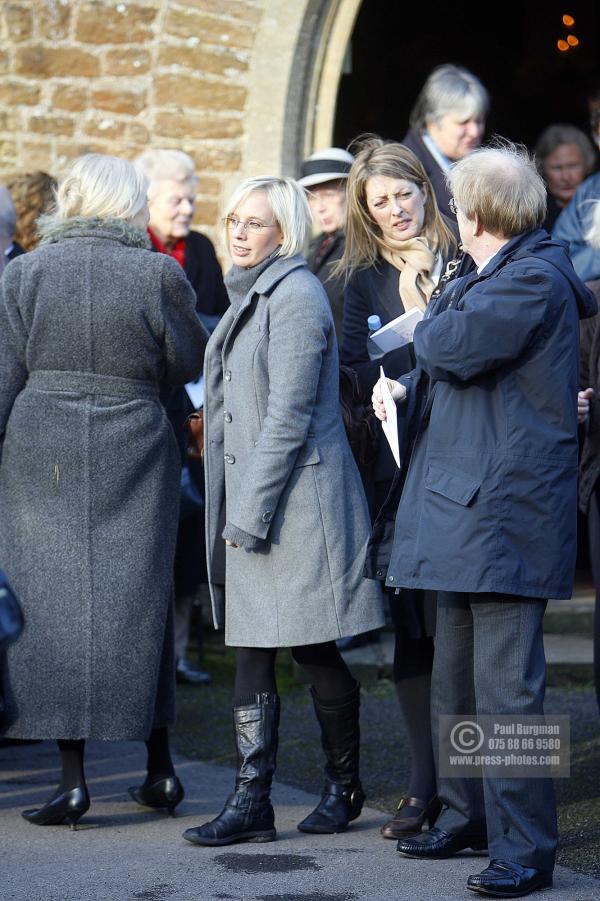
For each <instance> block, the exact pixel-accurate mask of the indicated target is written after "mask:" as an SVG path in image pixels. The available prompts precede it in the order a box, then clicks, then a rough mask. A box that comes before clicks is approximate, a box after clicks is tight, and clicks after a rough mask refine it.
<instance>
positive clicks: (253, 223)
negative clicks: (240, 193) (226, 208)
mask: <svg viewBox="0 0 600 901" xmlns="http://www.w3.org/2000/svg"><path fill="white" fill-rule="evenodd" d="M223 223H224V225H225V227H226V228H228V229H229V230H230V231H232V232H233V231H235V230H236V228H237V227H238V225H241V226H242V228H243V229H244V231H245V232H254V233H255V234H258V233H259V232H261V231H262V230H263V228H275V227H276V226H277V223H276V222H261V221H260V219H247V220H246V221H245V222H244V220H243V219H238V217H237V216H226V217H225V218H224V219H223Z"/></svg>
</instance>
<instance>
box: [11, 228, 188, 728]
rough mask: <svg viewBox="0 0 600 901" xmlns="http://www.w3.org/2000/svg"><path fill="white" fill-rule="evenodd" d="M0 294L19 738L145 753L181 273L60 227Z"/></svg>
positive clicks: (183, 350)
mask: <svg viewBox="0 0 600 901" xmlns="http://www.w3.org/2000/svg"><path fill="white" fill-rule="evenodd" d="M48 237H49V239H50V240H51V243H47V244H45V245H43V246H41V247H39V248H38V249H37V250H35V251H34V252H33V253H30V254H27V255H25V256H22V257H19V258H18V259H17V260H15V261H14V262H12V263H10V264H9V265H8V267H7V268H6V270H5V272H4V275H3V278H2V280H1V281H0V289H1V292H0V453H1V456H0V511H1V512H0V561H1V562H2V566H3V567H4V568H5V570H6V572H7V574H8V577H9V579H10V581H11V582H12V584H13V587H14V590H15V592H16V594H17V595H18V597H19V598H20V600H21V603H22V605H23V609H24V613H25V623H26V625H25V631H24V633H23V635H22V637H21V639H20V640H19V641H18V642H17V643H16V644H15V645H13V646H12V647H11V648H10V650H9V652H8V655H7V662H6V667H5V673H4V691H5V696H6V701H7V704H8V719H9V722H10V723H11V725H10V728H9V729H8V735H9V736H14V737H21V738H67V739H78V738H98V739H126V738H129V739H145V738H147V737H148V734H149V732H150V730H151V729H152V727H153V726H163V725H167V724H169V723H170V722H171V721H172V718H173V667H172V653H173V649H172V636H171V634H170V628H169V625H170V613H169V611H170V607H171V597H172V576H173V555H174V547H175V534H176V527H177V518H178V504H179V469H180V463H179V452H178V449H177V444H176V442H175V438H174V435H173V431H172V429H171V426H170V425H169V423H168V420H167V418H166V415H165V412H164V410H163V407H162V405H161V404H160V402H159V398H158V386H159V383H160V382H167V383H170V384H175V385H177V384H180V383H183V382H185V381H187V380H189V379H190V378H193V377H195V376H196V375H197V374H198V371H199V370H200V368H201V365H202V356H203V349H204V345H205V341H206V333H205V331H204V329H203V327H202V326H201V325H200V324H199V321H198V319H197V316H196V313H195V310H194V305H195V297H194V292H193V291H192V289H191V287H190V286H189V284H188V282H187V280H186V278H185V276H184V274H183V271H182V270H181V268H180V267H179V266H178V264H177V263H176V262H175V261H174V260H172V259H170V258H169V257H167V256H165V255H163V254H157V253H151V252H149V251H147V250H145V249H143V246H145V241H146V239H145V236H144V235H143V234H142V233H141V232H140V231H139V230H137V229H132V228H131V227H129V226H126V225H125V224H124V223H123V222H117V221H114V220H112V221H105V222H104V223H100V221H99V220H68V221H67V222H65V223H63V224H62V225H58V226H56V227H55V228H54V231H53V232H52V233H51V235H49V236H48Z"/></svg>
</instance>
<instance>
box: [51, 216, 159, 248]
mask: <svg viewBox="0 0 600 901" xmlns="http://www.w3.org/2000/svg"><path fill="white" fill-rule="evenodd" d="M37 227H38V233H39V235H40V243H41V244H56V243H57V242H58V241H62V240H63V239H64V238H112V239H113V240H116V241H120V242H121V243H122V244H127V245H128V246H129V247H143V248H145V249H146V250H150V249H151V243H150V238H149V237H148V234H147V232H145V231H144V230H143V229H141V228H138V227H137V226H136V225H131V223H130V222H126V221H125V220H124V219H100V218H98V217H87V216H73V217H72V218H70V219H58V218H57V217H56V216H51V215H50V216H40V218H39V219H38V221H37Z"/></svg>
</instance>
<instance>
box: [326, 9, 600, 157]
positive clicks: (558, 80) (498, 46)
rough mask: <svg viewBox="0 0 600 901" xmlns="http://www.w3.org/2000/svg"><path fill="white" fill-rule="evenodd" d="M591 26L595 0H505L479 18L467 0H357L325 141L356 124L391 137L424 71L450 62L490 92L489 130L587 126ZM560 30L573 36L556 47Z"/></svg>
mask: <svg viewBox="0 0 600 901" xmlns="http://www.w3.org/2000/svg"><path fill="white" fill-rule="evenodd" d="M565 13H568V14H570V16H571V17H572V19H574V23H573V25H572V26H571V27H567V26H566V25H565V24H564V23H563V15H564V14H565ZM599 29H600V7H599V6H598V3H597V2H596V0H575V2H562V0H561V2H560V3H559V2H558V0H530V2H525V3H523V0H506V2H504V3H503V4H501V5H499V6H496V7H495V8H494V9H493V11H492V15H491V16H489V15H488V16H485V17H484V14H483V13H482V7H481V3H479V2H475V0H464V2H463V3H460V4H455V3H452V4H445V5H443V4H435V6H434V5H433V4H430V3H421V4H403V3H388V2H386V0H363V2H362V3H361V5H360V10H359V11H358V15H357V18H356V23H355V26H354V29H353V33H352V37H351V41H350V50H349V54H348V57H347V59H349V62H350V65H349V66H348V67H347V71H346V72H345V73H344V74H342V75H341V79H340V86H339V91H338V97H337V105H336V115H335V124H334V129H333V133H332V137H333V141H334V143H335V144H336V145H339V146H346V144H347V143H348V142H349V141H350V140H351V139H352V138H353V137H354V136H356V135H357V134H359V133H361V132H365V131H374V132H377V133H379V134H381V135H382V136H384V137H388V138H394V139H396V140H400V139H401V138H402V137H403V135H404V134H405V132H406V129H407V126H408V117H409V114H410V110H411V108H412V105H413V103H414V100H415V98H416V96H417V94H418V92H419V90H420V88H421V86H422V84H423V82H424V81H425V79H426V77H427V75H428V74H429V72H430V71H431V70H432V69H433V68H434V67H435V66H437V65H440V64H442V63H450V62H452V63H456V64H459V65H463V66H466V67H467V68H468V69H470V70H471V71H473V72H474V73H475V74H476V75H477V76H478V77H479V78H480V79H481V81H482V82H483V83H484V84H485V85H486V87H487V88H488V90H489V91H490V94H491V99H492V109H491V116H490V120H489V123H488V133H489V134H492V133H496V134H501V135H504V136H506V137H509V138H511V139H513V140H516V141H522V142H524V143H526V144H527V145H529V146H532V145H533V144H534V143H535V140H536V138H537V136H538V135H539V133H540V132H541V131H542V129H543V128H544V127H545V126H546V125H549V124H551V123H552V122H572V123H574V124H576V125H578V126H579V127H580V128H582V129H583V130H585V131H587V129H588V115H587V109H586V102H585V101H586V96H587V94H588V93H589V91H590V89H593V88H596V89H598V88H599V87H600V66H599V64H598V57H599V51H600V40H599ZM569 36H570V37H571V40H572V39H573V38H575V39H576V40H578V41H579V44H578V45H577V46H576V47H571V48H570V49H569V50H568V51H566V52H561V51H559V49H558V47H557V41H558V40H559V39H561V38H562V39H564V38H567V37H569Z"/></svg>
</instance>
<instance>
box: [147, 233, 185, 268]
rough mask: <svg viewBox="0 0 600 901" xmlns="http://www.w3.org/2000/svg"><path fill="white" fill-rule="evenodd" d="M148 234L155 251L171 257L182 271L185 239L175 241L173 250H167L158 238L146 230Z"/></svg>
mask: <svg viewBox="0 0 600 901" xmlns="http://www.w3.org/2000/svg"><path fill="white" fill-rule="evenodd" d="M148 234H149V235H150V240H151V241H152V245H153V247H154V249H155V250H158V252H159V253H166V254H167V256H169V257H173V258H174V259H175V260H177V262H178V263H179V265H180V266H181V268H182V269H185V238H180V239H179V241H177V242H176V243H175V244H174V246H173V248H172V249H171V250H169V248H168V247H167V246H166V245H165V244H163V243H162V241H161V240H160V238H157V237H156V235H155V234H154V232H153V231H152V229H151V228H148Z"/></svg>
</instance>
